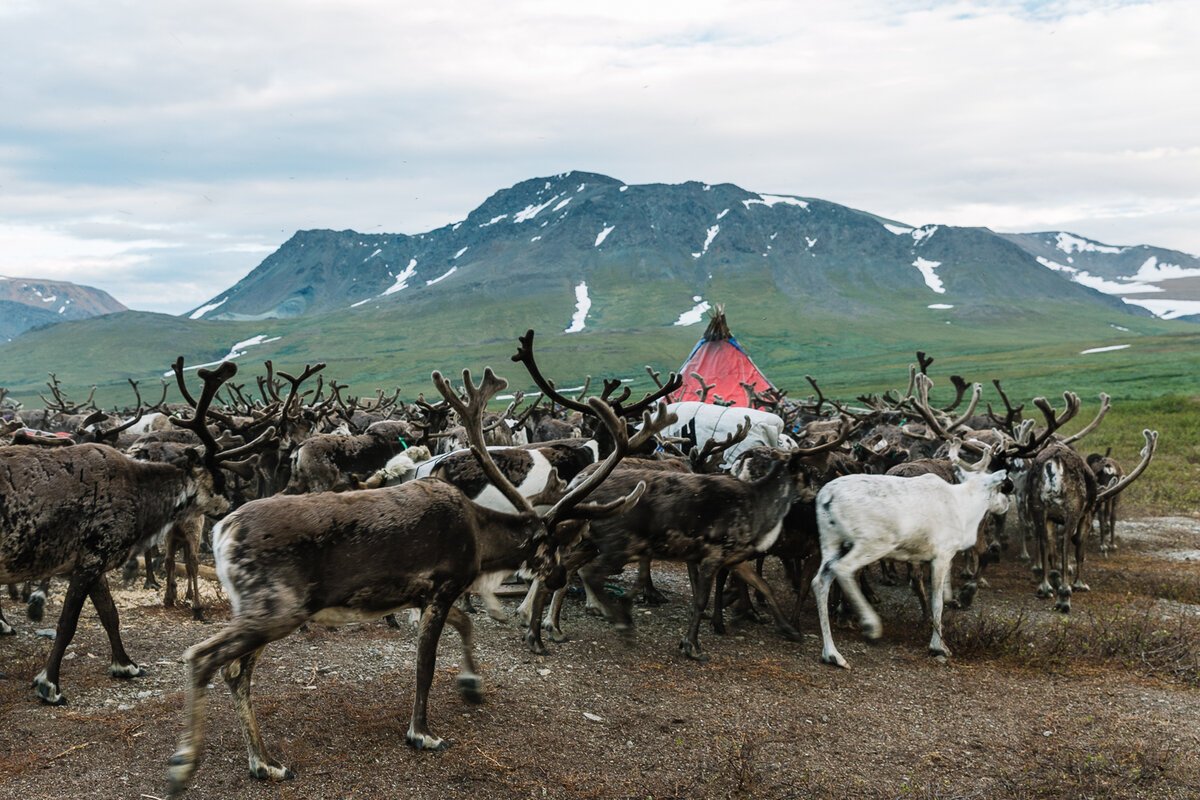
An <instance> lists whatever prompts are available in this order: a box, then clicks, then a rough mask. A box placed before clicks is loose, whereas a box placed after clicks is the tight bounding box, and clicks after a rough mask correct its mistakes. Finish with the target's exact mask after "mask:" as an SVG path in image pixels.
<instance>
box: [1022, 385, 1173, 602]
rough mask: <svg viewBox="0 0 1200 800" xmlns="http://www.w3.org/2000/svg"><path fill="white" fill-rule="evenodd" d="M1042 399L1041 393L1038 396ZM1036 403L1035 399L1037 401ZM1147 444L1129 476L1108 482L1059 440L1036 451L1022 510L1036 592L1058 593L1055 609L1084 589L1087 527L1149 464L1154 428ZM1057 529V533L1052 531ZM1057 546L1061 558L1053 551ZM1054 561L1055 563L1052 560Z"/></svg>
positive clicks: (1146, 434)
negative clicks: (1037, 568) (1036, 562)
mask: <svg viewBox="0 0 1200 800" xmlns="http://www.w3.org/2000/svg"><path fill="white" fill-rule="evenodd" d="M1039 399H1040V398H1039ZM1035 402H1036V401H1035ZM1142 435H1143V436H1144V437H1145V439H1146V444H1145V446H1144V447H1143V448H1142V452H1141V461H1140V462H1139V463H1138V465H1137V466H1136V467H1134V468H1133V470H1131V471H1130V473H1129V474H1128V475H1126V476H1125V477H1124V478H1121V479H1119V480H1116V479H1114V480H1113V482H1111V483H1109V484H1108V485H1107V486H1104V487H1103V488H1100V487H1098V486H1097V485H1096V476H1095V474H1094V473H1093V472H1092V470H1091V469H1089V468H1088V465H1087V462H1086V461H1084V459H1083V457H1082V456H1080V455H1079V454H1078V453H1076V452H1075V451H1074V450H1072V449H1071V448H1070V447H1068V446H1067V445H1064V444H1062V443H1058V442H1055V443H1052V444H1050V445H1048V446H1046V447H1044V448H1043V449H1042V450H1041V451H1040V452H1038V453H1037V455H1035V456H1034V458H1033V461H1032V465H1031V467H1030V472H1029V482H1028V486H1027V487H1026V493H1025V513H1026V515H1027V517H1028V518H1029V521H1030V524H1031V525H1032V526H1033V529H1034V532H1035V534H1036V537H1037V543H1038V551H1039V555H1040V565H1041V568H1042V581H1041V583H1040V584H1039V586H1038V592H1037V594H1038V597H1051V596H1054V597H1056V598H1057V599H1056V602H1055V605H1054V607H1055V609H1056V610H1057V611H1061V612H1063V613H1064V614H1065V613H1068V612H1070V610H1071V595H1072V593H1073V592H1076V591H1088V590H1089V589H1090V587H1089V586H1088V585H1087V583H1086V582H1084V580H1083V559H1084V550H1085V547H1086V536H1085V534H1086V532H1087V531H1086V528H1087V526H1088V525H1089V524H1090V521H1091V519H1092V515H1093V514H1094V513H1095V510H1096V508H1097V507H1098V506H1099V504H1101V503H1103V502H1105V501H1106V500H1108V499H1109V498H1112V497H1116V496H1117V495H1118V494H1119V493H1120V492H1121V491H1122V490H1123V489H1124V488H1125V487H1126V486H1128V485H1129V484H1130V483H1132V482H1133V481H1134V480H1135V479H1136V478H1137V477H1138V476H1139V475H1141V474H1142V472H1143V471H1144V470H1145V469H1146V467H1147V466H1149V464H1150V459H1151V458H1153V456H1154V451H1155V448H1156V447H1157V445H1158V431H1151V430H1148V429H1147V430H1144V431H1142ZM1056 529H1061V536H1058V535H1056ZM1060 545H1061V547H1062V554H1061V557H1060V558H1058V559H1056V551H1057V550H1058V547H1059V546H1060ZM1068 545H1074V551H1075V570H1074V580H1073V581H1071V582H1070V583H1068V580H1070V578H1069V576H1070V574H1071V573H1070V570H1069V559H1070V552H1069V550H1070V547H1069V546H1068ZM1056 561H1057V563H1056Z"/></svg>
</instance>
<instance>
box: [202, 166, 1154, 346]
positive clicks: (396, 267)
mask: <svg viewBox="0 0 1200 800" xmlns="http://www.w3.org/2000/svg"><path fill="white" fill-rule="evenodd" d="M722 281H734V282H749V283H752V284H754V285H755V286H757V287H758V288H759V291H762V290H774V291H778V292H782V293H783V294H784V295H785V296H787V297H789V298H792V299H793V300H796V301H800V302H803V303H805V304H814V303H819V304H823V305H825V304H828V305H833V306H835V307H837V308H839V309H840V310H841V312H842V313H843V314H845V315H855V314H860V313H861V314H869V313H870V312H871V310H872V309H875V308H877V307H878V306H879V305H880V304H885V305H890V304H892V303H893V302H895V301H896V300H897V299H903V300H905V301H913V302H920V301H922V300H923V301H925V305H927V306H930V307H931V308H933V310H935V311H945V310H949V309H950V308H955V309H958V313H968V314H972V315H975V316H980V315H984V316H986V315H994V316H997V317H1000V316H1003V315H1005V314H1007V313H1012V312H1014V311H1018V312H1019V311H1021V310H1024V309H1026V308H1027V307H1028V303H1029V301H1030V300H1035V299H1037V300H1045V299H1054V300H1058V301H1065V302H1082V303H1090V304H1095V305H1097V306H1101V307H1105V308H1109V309H1120V310H1123V311H1127V312H1130V313H1144V312H1141V311H1140V310H1139V309H1133V308H1129V307H1127V306H1125V304H1123V303H1122V302H1121V301H1120V300H1119V299H1116V298H1113V297H1110V296H1108V295H1105V294H1103V293H1102V292H1098V291H1096V290H1095V289H1094V288H1090V287H1088V286H1086V285H1083V284H1080V283H1074V282H1071V281H1067V280H1063V279H1062V276H1061V275H1059V274H1056V273H1055V272H1054V271H1053V270H1048V269H1046V268H1045V267H1044V266H1043V265H1042V264H1040V263H1039V262H1038V260H1037V258H1036V257H1035V256H1033V255H1031V254H1030V253H1029V252H1028V250H1027V249H1026V248H1025V247H1023V246H1022V245H1021V243H1020V242H1013V241H1010V240H1009V239H1007V238H1005V237H1002V236H999V235H997V234H995V233H992V232H991V231H989V230H987V229H984V228H956V227H949V226H938V225H928V226H924V227H912V226H907V225H901V224H899V223H895V222H892V221H889V220H884V219H881V218H879V217H876V216H874V215H872V214H869V213H866V212H863V211H858V210H855V209H852V208H848V207H846V206H841V205H838V204H836V203H830V202H827V201H824V200H819V199H815V198H805V197H795V196H781V195H762V194H757V193H755V192H750V191H747V190H745V189H741V188H739V187H737V186H734V185H732V184H720V185H706V184H701V183H696V182H689V183H684V184H678V185H665V184H648V185H638V186H631V185H627V184H624V183H622V182H620V181H618V180H615V179H613V178H610V177H607V176H604V175H597V174H593V173H581V172H572V173H566V174H563V175H559V176H556V177H553V178H536V179H533V180H528V181H524V182H522V183H519V184H517V185H515V186H513V187H511V188H509V189H504V190H502V191H499V192H497V193H495V194H493V195H492V196H491V197H489V198H488V199H487V200H486V201H484V202H483V204H482V205H480V206H479V207H478V208H477V209H475V210H474V211H472V212H471V213H470V214H469V215H468V216H467V218H466V219H465V220H464V221H462V222H459V223H456V224H453V225H447V226H445V227H442V228H439V229H437V230H434V231H430V232H428V233H423V234H417V235H411V236H410V235H405V234H362V233H357V232H355V231H340V232H335V231H328V230H317V231H301V232H299V233H297V234H295V235H294V236H293V237H292V238H291V239H289V240H288V241H287V242H286V243H284V245H283V246H282V247H280V248H279V250H277V251H276V252H275V253H273V254H271V255H270V256H269V257H267V259H265V260H264V261H263V262H262V264H260V265H259V266H258V267H257V268H256V269H254V270H253V271H252V272H251V273H250V274H249V275H247V276H246V277H245V278H244V279H243V280H241V281H239V282H238V283H237V284H236V285H235V286H233V287H232V288H230V289H229V290H228V291H226V292H223V293H222V294H220V295H218V296H217V297H214V298H213V299H212V300H210V301H209V302H207V303H205V304H203V305H202V306H200V307H198V308H196V309H194V310H193V311H192V312H191V313H190V314H189V315H188V316H189V317H191V318H192V319H210V320H241V321H246V320H264V319H277V318H290V317H297V316H303V315H307V314H318V313H324V312H330V311H335V310H347V309H354V308H359V307H361V306H364V305H375V306H379V307H383V306H389V305H399V306H404V307H406V308H410V309H411V308H429V307H436V306H442V307H445V306H447V305H452V304H455V303H457V302H459V301H458V300H456V299H455V298H456V297H457V298H461V297H462V296H464V295H469V294H474V293H478V292H485V293H487V294H488V296H490V297H492V298H493V299H496V300H504V299H511V298H513V297H516V296H528V295H529V294H531V293H532V294H557V295H559V296H564V297H571V296H573V295H574V294H575V293H576V292H581V293H586V297H587V299H588V300H589V301H590V302H591V303H592V309H593V310H592V311H591V314H590V316H591V317H592V318H594V319H595V321H596V322H601V320H600V319H599V316H600V314H601V312H602V310H603V309H602V308H600V307H599V306H603V304H604V298H603V297H598V296H597V291H602V289H601V288H600V287H602V286H606V285H607V286H614V285H622V284H624V285H637V284H638V283H644V282H650V283H654V284H659V283H663V282H667V283H671V284H674V285H675V286H676V287H677V291H674V292H673V293H672V294H673V295H674V296H673V297H664V298H663V300H664V302H667V303H674V304H675V307H676V308H677V310H676V312H675V313H676V314H681V313H684V312H686V311H687V310H688V308H689V307H690V306H691V305H692V301H691V298H693V297H695V298H697V300H696V301H695V302H701V301H702V299H703V298H707V297H708V296H709V294H710V293H711V290H712V288H713V286H714V285H715V284H718V283H721V282H722ZM581 284H586V286H585V287H583V288H579V287H581ZM582 296H583V295H581V297H582ZM567 323H568V320H566V319H564V320H563V324H564V328H565V327H566V326H567Z"/></svg>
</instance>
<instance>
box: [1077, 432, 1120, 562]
mask: <svg viewBox="0 0 1200 800" xmlns="http://www.w3.org/2000/svg"><path fill="white" fill-rule="evenodd" d="M1086 462H1087V465H1088V469H1090V470H1091V471H1092V474H1093V475H1095V476H1096V484H1097V485H1098V486H1108V485H1109V484H1111V483H1112V482H1113V481H1118V482H1119V481H1120V480H1121V478H1123V477H1125V470H1124V469H1122V468H1121V465H1120V464H1118V463H1117V462H1116V460H1114V459H1113V458H1112V448H1111V447H1110V448H1108V450H1106V451H1105V453H1104V455H1100V454H1099V453H1090V454H1089V455H1088V457H1087V459H1086ZM1119 499H1120V495H1119V494H1112V495H1108V496H1106V497H1105V498H1104V499H1103V500H1101V501H1099V502H1097V503H1096V521H1097V523H1098V524H1099V527H1100V555H1102V556H1106V557H1107V556H1108V554H1109V553H1110V552H1112V551H1114V550H1116V549H1117V501H1118V500H1119Z"/></svg>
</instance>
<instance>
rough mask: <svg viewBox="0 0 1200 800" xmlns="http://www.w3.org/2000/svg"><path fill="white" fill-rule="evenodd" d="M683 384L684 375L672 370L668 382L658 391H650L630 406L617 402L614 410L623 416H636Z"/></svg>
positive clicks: (677, 389)
mask: <svg viewBox="0 0 1200 800" xmlns="http://www.w3.org/2000/svg"><path fill="white" fill-rule="evenodd" d="M681 386H683V376H682V375H680V374H678V373H676V372H672V373H671V374H670V375H669V376H668V377H667V382H666V383H664V384H663V385H662V387H661V388H660V389H659V390H658V391H656V392H650V393H648V394H647V395H646V396H645V397H643V398H642V399H641V400H638V401H637V402H636V403H634V404H633V405H631V406H629V407H628V408H626V407H625V406H624V405H622V404H621V403H617V404H615V405H614V410H615V411H616V412H617V414H618V415H620V416H622V417H626V418H628V417H636V416H638V415H639V414H641V413H642V412H643V411H645V410H646V409H648V408H650V407H651V406H653V405H654V404H655V403H657V402H658V401H659V400H662V399H663V398H665V397H669V396H670V395H672V394H674V393H675V392H677V391H679V387H681ZM622 399H623V398H622Z"/></svg>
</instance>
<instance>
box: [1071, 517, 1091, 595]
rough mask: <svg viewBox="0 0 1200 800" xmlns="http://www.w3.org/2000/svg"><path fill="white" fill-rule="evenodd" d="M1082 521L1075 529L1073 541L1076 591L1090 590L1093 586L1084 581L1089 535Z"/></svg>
mask: <svg viewBox="0 0 1200 800" xmlns="http://www.w3.org/2000/svg"><path fill="white" fill-rule="evenodd" d="M1085 534H1086V531H1085V530H1084V528H1083V525H1082V523H1081V524H1080V525H1079V526H1078V527H1077V528H1076V529H1075V535H1074V536H1073V537H1072V543H1073V544H1074V545H1075V580H1074V581H1073V582H1072V583H1071V589H1072V590H1074V591H1076V592H1090V591H1091V590H1092V587H1090V586H1088V585H1087V584H1086V583H1084V582H1083V556H1084V551H1085V550H1086V549H1087V536H1086V535H1085Z"/></svg>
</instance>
